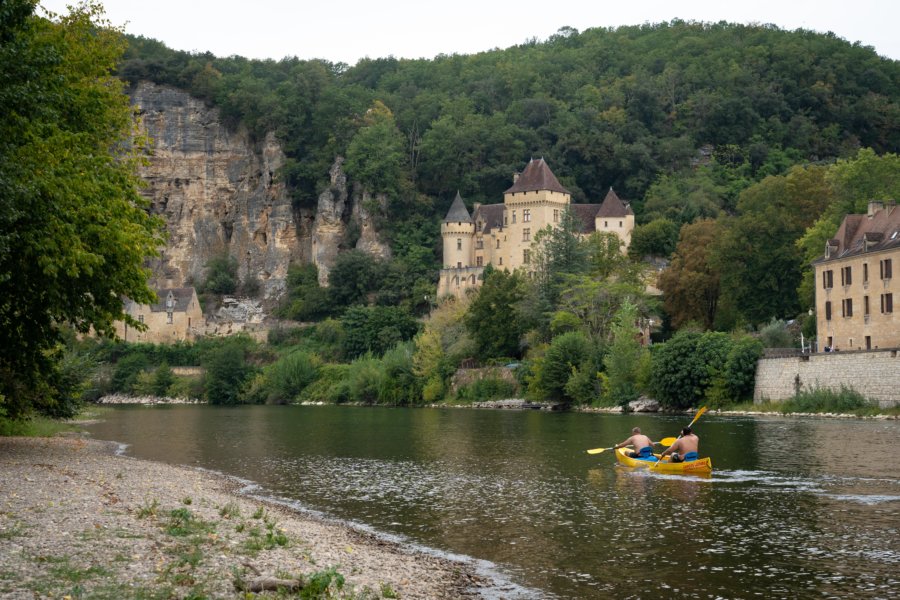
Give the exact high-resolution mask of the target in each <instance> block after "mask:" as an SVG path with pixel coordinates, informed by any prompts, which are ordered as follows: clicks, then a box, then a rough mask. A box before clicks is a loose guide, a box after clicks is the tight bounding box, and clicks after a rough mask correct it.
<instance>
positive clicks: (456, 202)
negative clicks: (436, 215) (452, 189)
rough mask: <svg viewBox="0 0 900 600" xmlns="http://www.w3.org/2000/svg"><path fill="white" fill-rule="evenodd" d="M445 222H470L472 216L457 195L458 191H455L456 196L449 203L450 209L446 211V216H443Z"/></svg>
mask: <svg viewBox="0 0 900 600" xmlns="http://www.w3.org/2000/svg"><path fill="white" fill-rule="evenodd" d="M444 222H445V223H471V222H472V217H471V216H469V210H468V209H467V208H466V204H465V202H463V199H462V196H460V195H459V191H457V192H456V198H454V199H453V204H451V205H450V210H448V211H447V216H446V217H444Z"/></svg>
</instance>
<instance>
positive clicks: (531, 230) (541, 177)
mask: <svg viewBox="0 0 900 600" xmlns="http://www.w3.org/2000/svg"><path fill="white" fill-rule="evenodd" d="M571 201H572V195H571V193H570V192H569V190H567V189H566V188H564V187H563V186H562V184H561V183H560V182H559V180H558V179H557V178H556V175H554V174H553V171H551V170H550V167H549V166H547V163H546V162H544V159H543V158H539V159H531V161H530V162H529V163H528V165H527V166H526V167H525V170H524V171H522V173H521V174H520V175H519V176H518V177H516V179H515V181H514V182H513V185H512V187H510V188H509V189H508V190H506V191H505V192H503V205H504V210H503V226H504V227H507V228H508V230H507V233H506V236H507V237H508V239H509V245H508V246H507V258H506V261H504V267H506V268H508V269H510V270H512V269H515V268H517V267H521V266H526V265H528V264H530V261H531V240H532V239H533V238H534V235H535V234H536V233H537V232H538V231H540V230H541V229H544V228H545V227H547V226H548V225H550V226H553V227H558V226H559V223H560V222H561V220H562V216H563V213H564V212H565V211H566V209H567V208H568V207H569V204H570V203H571Z"/></svg>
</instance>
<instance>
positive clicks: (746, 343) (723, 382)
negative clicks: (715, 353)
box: [707, 336, 763, 407]
mask: <svg viewBox="0 0 900 600" xmlns="http://www.w3.org/2000/svg"><path fill="white" fill-rule="evenodd" d="M762 353H763V344H762V342H761V341H759V340H757V339H755V338H752V337H750V336H742V337H740V338H738V339H737V340H736V341H734V343H733V344H732V346H731V350H729V351H728V357H727V358H726V359H725V365H724V367H723V368H722V370H721V372H720V373H719V375H718V376H717V377H715V378H714V379H713V383H712V387H711V389H710V390H709V392H708V394H707V397H708V398H709V400H710V404H711V405H712V406H717V407H718V406H724V405H726V404H731V403H735V402H741V401H744V400H751V399H752V398H753V388H754V385H755V384H756V363H757V361H759V358H760V357H761V356H762Z"/></svg>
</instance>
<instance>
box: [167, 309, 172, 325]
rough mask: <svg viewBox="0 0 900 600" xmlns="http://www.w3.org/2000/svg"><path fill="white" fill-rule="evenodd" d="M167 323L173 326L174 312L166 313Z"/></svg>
mask: <svg viewBox="0 0 900 600" xmlns="http://www.w3.org/2000/svg"><path fill="white" fill-rule="evenodd" d="M166 323H167V324H169V325H171V324H172V311H169V312H167V313H166Z"/></svg>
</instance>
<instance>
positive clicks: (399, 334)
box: [341, 306, 418, 358]
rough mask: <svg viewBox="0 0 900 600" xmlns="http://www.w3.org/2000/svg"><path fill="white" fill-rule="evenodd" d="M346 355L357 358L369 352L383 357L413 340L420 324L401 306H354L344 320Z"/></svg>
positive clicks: (342, 319) (346, 313)
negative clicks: (398, 346)
mask: <svg viewBox="0 0 900 600" xmlns="http://www.w3.org/2000/svg"><path fill="white" fill-rule="evenodd" d="M341 325H342V326H343V329H344V331H345V332H346V333H345V336H344V339H343V344H342V345H343V353H344V356H345V357H347V358H356V357H358V356H362V355H363V354H366V353H367V352H371V353H372V354H374V355H377V356H381V355H382V354H384V353H385V352H387V351H388V350H389V349H390V348H392V347H393V346H395V345H396V344H398V343H399V342H405V341H406V340H409V339H412V337H413V336H414V335H415V334H416V333H417V331H418V323H417V322H416V320H415V319H414V318H413V317H412V315H410V314H409V311H407V310H406V309H404V308H401V307H398V306H353V307H351V308H349V309H347V311H346V312H345V313H344V315H343V316H342V317H341Z"/></svg>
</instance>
